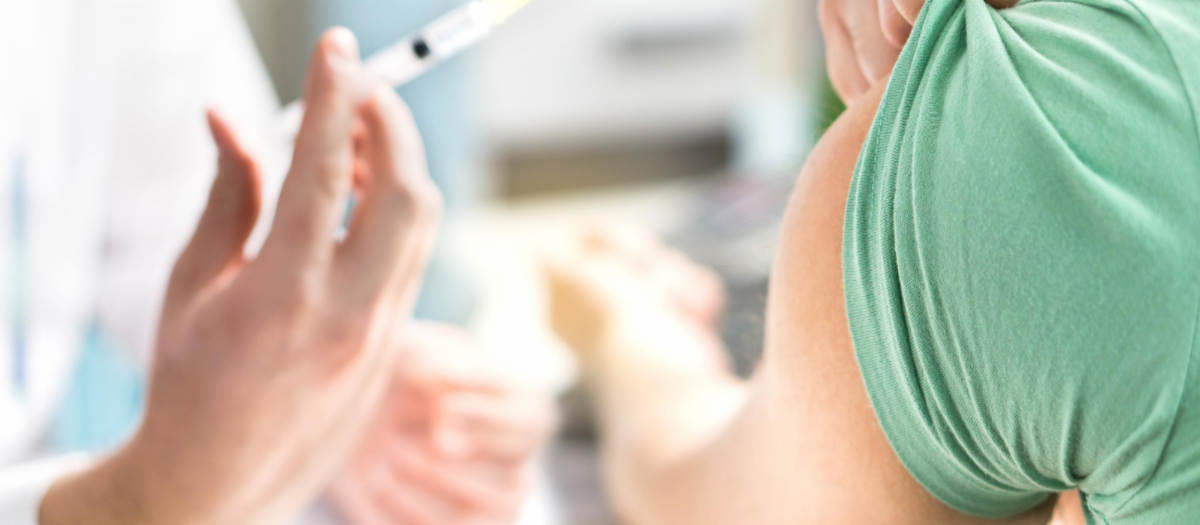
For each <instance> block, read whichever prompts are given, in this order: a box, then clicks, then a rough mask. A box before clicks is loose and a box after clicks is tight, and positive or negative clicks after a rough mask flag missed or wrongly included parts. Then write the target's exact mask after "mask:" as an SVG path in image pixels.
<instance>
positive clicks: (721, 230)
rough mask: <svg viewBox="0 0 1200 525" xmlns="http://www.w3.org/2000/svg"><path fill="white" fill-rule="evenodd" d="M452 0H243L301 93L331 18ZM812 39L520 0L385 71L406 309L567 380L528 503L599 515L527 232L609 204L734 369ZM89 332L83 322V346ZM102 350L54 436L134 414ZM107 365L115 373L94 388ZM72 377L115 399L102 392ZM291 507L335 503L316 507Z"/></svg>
mask: <svg viewBox="0 0 1200 525" xmlns="http://www.w3.org/2000/svg"><path fill="white" fill-rule="evenodd" d="M460 3H461V2H460V1H459V0H239V4H240V8H241V11H242V13H243V14H244V16H245V19H246V22H247V24H248V26H249V28H250V30H251V33H252V34H253V38H254V43H255V44H256V46H257V48H258V50H259V52H260V54H261V57H262V60H263V62H264V63H265V65H266V67H267V70H268V71H269V73H270V76H271V80H272V82H273V84H274V87H275V91H276V94H277V95H278V98H279V100H280V101H281V102H283V103H287V102H290V101H292V100H295V99H296V98H298V97H299V96H300V94H301V89H302V84H303V76H304V72H305V70H306V67H307V63H308V57H309V52H310V50H311V49H312V46H313V45H314V43H315V42H316V40H317V38H318V37H319V35H320V34H321V33H322V32H323V31H324V30H325V29H326V28H328V27H330V26H333V25H344V26H346V27H348V28H350V29H351V30H353V31H354V32H355V33H356V34H357V35H358V37H359V39H360V42H361V45H362V49H363V52H364V54H368V55H369V54H370V53H372V52H374V51H376V50H378V49H380V48H382V47H384V46H386V45H388V44H390V43H392V42H394V41H396V40H397V39H400V38H402V37H404V36H406V35H408V34H410V33H412V32H414V31H416V30H418V29H419V28H420V27H421V26H423V25H424V24H426V23H427V22H429V21H431V20H433V19H434V18H436V17H438V16H439V15H441V14H443V13H445V12H447V11H449V10H450V9H452V8H454V7H456V6H457V5H459V4H460ZM823 56H824V51H823V49H822V48H821V35H820V32H819V29H818V24H817V8H816V0H604V1H596V0H534V1H533V2H532V3H530V4H529V5H528V6H527V7H526V8H525V9H524V10H522V11H521V12H519V13H518V14H517V15H516V16H514V17H513V18H512V19H511V20H510V21H509V22H508V23H507V24H506V25H505V26H504V27H503V28H501V29H500V30H499V31H497V33H496V34H495V35H493V36H492V37H491V38H489V39H487V40H486V41H484V42H483V44H482V45H480V46H478V47H476V48H474V49H473V50H471V51H470V52H468V53H467V54H465V55H463V56H460V57H457V58H455V59H452V60H450V61H448V62H446V63H443V64H442V65H440V66H439V67H438V68H437V69H435V70H433V71H432V72H430V73H429V74H427V75H425V76H423V77H421V78H418V79H417V80H416V81H414V82H412V83H410V84H409V85H407V86H405V87H403V88H401V89H400V94H401V95H402V96H403V97H404V98H405V100H406V101H407V102H408V104H409V105H410V106H411V107H412V109H413V112H414V114H415V116H416V118H417V122H418V125H419V127H420V128H421V131H422V134H423V137H424V140H425V145H426V148H427V151H428V158H429V164H430V170H431V174H432V176H433V177H434V179H435V181H436V182H437V183H438V185H439V186H440V187H441V189H442V191H443V193H444V194H445V195H446V197H447V204H448V213H447V220H446V226H445V229H444V233H443V236H442V239H441V241H440V246H439V247H438V250H437V254H436V255H435V257H434V260H433V263H432V265H431V269H430V274H429V281H428V283H427V285H426V287H425V290H424V293H423V297H422V299H421V301H420V304H419V306H418V316H419V317H422V318H426V319H433V320H440V321H447V322H453V323H456V324H461V325H465V326H468V327H470V328H471V330H472V331H473V332H474V333H475V334H476V335H477V336H478V337H479V338H480V339H481V340H482V342H483V343H484V345H485V346H486V347H487V349H488V351H490V352H494V353H495V354H498V355H502V356H504V359H502V360H500V361H501V362H503V363H506V365H507V366H510V367H511V368H512V370H511V372H512V373H514V374H518V375H519V377H521V378H523V379H524V380H526V381H529V382H531V383H539V384H543V385H546V386H548V387H550V388H554V389H556V390H557V391H560V392H562V393H563V406H564V408H565V409H566V423H565V425H564V429H563V431H562V434H561V436H560V437H559V439H558V440H557V442H556V443H555V444H554V446H553V447H551V450H550V451H549V452H548V455H549V457H548V458H546V461H544V464H545V465H546V475H545V476H542V485H543V486H542V487H541V489H539V490H538V491H537V494H536V495H535V497H534V498H533V501H531V502H530V504H529V506H528V509H527V512H526V516H525V518H524V521H523V523H524V524H526V525H534V524H539V525H540V524H546V525H550V524H562V525H610V524H615V523H616V522H615V520H614V519H613V517H612V515H611V513H610V510H609V508H608V506H607V504H606V501H605V497H604V494H603V491H602V489H601V486H600V481H599V477H598V474H597V469H596V462H595V439H596V436H595V435H594V433H593V431H592V429H591V427H590V425H589V424H588V420H587V408H586V398H585V396H582V395H580V394H579V393H578V392H575V391H573V390H571V385H572V384H573V382H574V379H575V370H574V366H573V363H572V362H571V359H570V357H569V355H568V353H567V352H566V351H565V350H563V349H561V348H559V347H558V344H557V343H556V342H555V341H554V339H553V337H551V336H550V335H549V331H548V329H547V328H546V326H545V322H544V321H543V320H542V317H543V316H542V315H540V313H541V312H544V310H545V309H544V304H543V301H544V300H543V294H542V290H541V283H540V280H539V277H538V270H537V263H536V260H537V255H536V254H537V246H536V242H537V239H542V238H545V236H546V235H547V234H548V233H551V232H553V231H555V230H557V229H562V228H566V227H569V226H571V225H572V224H576V223H578V222H579V221H585V220H588V219H591V218H603V219H606V220H614V219H615V220H618V221H622V222H626V223H632V224H636V225H639V226H642V227H646V228H649V229H651V230H653V231H655V232H657V233H659V234H661V235H663V236H664V237H665V238H666V239H667V240H668V242H669V244H672V245H674V246H676V247H678V248H681V249H683V250H684V251H685V252H687V253H688V254H689V255H691V256H692V257H693V258H695V259H696V260H698V261H700V262H701V263H704V264H706V265H709V266H712V267H714V268H715V269H716V270H717V271H718V272H719V273H720V275H721V276H722V278H723V279H724V280H725V283H726V285H727V288H728V291H729V294H730V301H729V305H730V308H729V313H728V315H727V319H726V321H725V325H724V337H725V339H726V342H727V343H728V346H729V349H730V352H731V354H732V355H733V357H734V361H735V363H736V364H737V366H738V370H739V372H740V373H742V374H748V373H749V372H750V371H751V370H752V369H753V366H754V364H755V362H756V360H757V358H758V353H759V350H760V347H761V344H762V314H763V310H764V304H765V298H766V290H767V275H768V272H769V270H770V266H771V261H772V258H773V256H774V250H775V243H776V235H777V231H778V225H779V221H780V218H781V215H782V211H783V207H784V205H785V203H786V199H787V198H788V194H789V191H790V188H791V185H792V183H793V181H794V178H795V175H796V173H797V172H798V170H799V168H800V166H801V165H802V163H803V161H804V159H805V158H806V156H807V154H808V152H809V150H810V148H811V146H812V145H813V144H814V142H815V141H816V139H817V138H818V137H819V136H820V134H821V132H822V131H823V130H824V128H825V127H826V126H827V125H828V123H829V122H830V121H831V120H832V119H833V118H834V117H836V115H837V114H838V113H839V112H840V111H841V106H840V103H839V102H838V101H837V98H836V96H835V95H833V94H832V90H831V88H830V87H829V86H828V81H827V79H826V78H825V76H824V67H823V63H822V57H823ZM190 193H196V192H194V191H191V192H190ZM105 344H106V339H105V337H104V334H103V333H100V332H99V331H98V332H97V333H96V334H95V335H94V336H93V340H92V342H91V343H90V344H89V346H90V347H92V348H100V349H101V350H103V348H104V346H105ZM114 354H116V352H104V351H89V352H86V353H85V354H84V357H83V363H82V365H81V367H80V369H81V370H84V371H87V370H90V371H92V372H88V373H83V374H81V376H80V377H78V378H76V385H77V388H76V389H75V392H76V393H75V394H74V395H75V402H74V403H73V404H68V409H67V410H66V411H64V414H65V415H64V416H63V417H62V421H60V424H59V426H58V429H57V431H56V432H57V435H56V439H57V441H58V442H59V443H60V445H62V446H61V447H60V448H65V449H70V448H93V449H95V448H100V447H99V445H102V444H103V442H104V441H105V440H106V439H107V440H109V441H112V440H115V439H117V438H118V437H119V435H120V432H121V430H120V429H121V428H129V425H126V426H125V427H121V426H120V425H115V426H114V425H113V424H112V423H111V422H112V421H135V420H136V417H137V407H138V406H139V404H138V403H139V402H140V400H141V395H142V391H143V389H142V387H141V386H140V385H139V384H138V383H137V380H136V378H137V376H138V374H137V373H135V372H133V371H132V370H133V368H131V367H130V366H128V365H127V364H123V363H121V362H119V360H115V361H114V360H113V359H112V358H111V357H106V356H111V355H114ZM89 374H90V375H89ZM121 374H125V375H128V376H129V377H130V382H129V384H130V385H131V386H129V387H128V388H126V389H124V390H120V391H118V392H117V393H116V394H111V391H112V390H113V388H112V386H111V384H110V383H111V378H112V377H116V376H119V375H121ZM89 377H104V378H106V379H105V380H104V381H106V382H107V383H106V385H107V386H106V387H105V388H107V389H108V390H109V391H110V396H111V395H116V396H117V397H119V398H121V399H129V400H132V402H131V403H125V404H121V403H107V404H104V405H103V406H101V407H98V406H97V401H96V399H97V398H96V397H95V396H93V395H90V394H88V393H87V392H88V389H87V388H86V386H87V383H88V378H89ZM96 381H99V380H98V379H97V380H96ZM81 384H82V385H84V386H83V387H79V386H78V385H81ZM114 407H115V408H114ZM114 427H115V428H116V430H113V428H114ZM97 436H101V438H97ZM85 442H86V443H85ZM81 443H83V444H82V445H81ZM84 445H86V446H84ZM306 520H307V522H308V523H311V524H320V523H336V521H335V520H334V518H333V517H332V516H330V515H327V514H326V513H323V512H322V511H321V510H320V509H317V510H314V512H313V513H312V514H311V515H310V516H309V517H307V518H306Z"/></svg>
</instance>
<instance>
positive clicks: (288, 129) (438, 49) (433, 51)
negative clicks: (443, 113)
mask: <svg viewBox="0 0 1200 525" xmlns="http://www.w3.org/2000/svg"><path fill="white" fill-rule="evenodd" d="M527 3H529V0H473V1H472V2H469V3H467V4H466V5H463V6H462V7H459V8H457V9H455V10H453V11H450V12H449V13H447V14H445V15H443V16H442V17H441V18H438V19H437V20H434V21H433V22H432V23H430V24H429V25H427V26H425V28H424V29H422V30H421V31H420V32H418V33H417V34H415V35H412V36H410V37H408V38H406V39H404V40H401V41H399V42H397V43H395V44H392V45H391V46H388V47H386V48H384V49H382V50H380V51H379V52H377V53H375V54H374V55H372V56H371V57H370V58H368V59H367V60H366V62H365V63H364V64H363V65H364V69H365V70H366V74H367V77H368V78H369V79H370V80H372V81H375V82H382V83H385V84H388V85H391V86H394V87H400V86H403V85H404V84H407V83H408V82H409V81H410V80H412V79H414V78H417V77H419V76H421V75H422V74H424V73H425V72H426V71H429V70H430V69H432V68H433V66H435V65H437V64H438V62H441V61H442V60H445V59H447V58H450V57H452V56H454V55H457V54H458V53H460V52H462V51H463V50H465V49H467V48H468V47H471V46H472V45H473V44H475V43H476V42H479V41H480V40H483V38H484V37H486V36H488V35H489V34H491V32H492V30H493V29H495V28H496V27H497V26H499V25H500V24H503V23H504V21H505V20H508V17H510V16H512V15H513V14H514V13H516V12H517V11H519V10H520V9H521V8H522V7H524V6H525V4H527ZM303 119H304V104H302V103H301V102H300V101H296V102H292V103H291V104H288V105H287V107H285V108H284V109H283V113H282V114H281V115H280V124H281V128H282V129H283V132H284V133H285V134H286V136H288V137H293V136H295V135H296V132H297V131H299V130H300V122H301V121H302V120H303Z"/></svg>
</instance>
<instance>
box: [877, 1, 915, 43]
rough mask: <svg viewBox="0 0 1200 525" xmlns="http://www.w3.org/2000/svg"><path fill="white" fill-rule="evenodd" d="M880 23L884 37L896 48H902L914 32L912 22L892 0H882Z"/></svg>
mask: <svg viewBox="0 0 1200 525" xmlns="http://www.w3.org/2000/svg"><path fill="white" fill-rule="evenodd" d="M879 23H880V26H881V29H882V30H883V38H884V39H885V40H887V42H888V43H889V44H891V45H892V46H893V47H895V48H896V49H902V48H903V47H904V44H906V43H907V42H908V36H909V34H911V33H912V24H911V23H910V22H909V21H908V20H906V19H905V17H904V15H903V14H902V13H901V12H900V10H899V9H898V8H897V7H896V4H894V3H893V2H892V0H880V6H879Z"/></svg>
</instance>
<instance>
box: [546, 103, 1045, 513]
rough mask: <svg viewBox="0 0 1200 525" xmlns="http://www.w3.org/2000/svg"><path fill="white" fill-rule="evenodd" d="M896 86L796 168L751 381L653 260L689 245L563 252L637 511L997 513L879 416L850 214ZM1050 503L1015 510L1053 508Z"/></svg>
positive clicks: (622, 497)
mask: <svg viewBox="0 0 1200 525" xmlns="http://www.w3.org/2000/svg"><path fill="white" fill-rule="evenodd" d="M882 88H883V86H882V85H880V86H877V87H876V88H875V89H873V90H872V91H871V92H870V93H869V94H868V95H866V96H864V97H863V98H862V99H861V100H860V101H859V102H858V103H857V104H855V105H854V106H853V107H851V108H850V109H849V110H848V111H847V113H846V115H845V116H843V117H842V118H841V119H840V120H839V121H838V122H837V124H836V125H835V126H834V127H833V128H832V129H830V131H829V132H828V133H827V134H826V135H825V138H824V139H822V141H821V142H820V144H818V146H817V148H816V150H815V151H814V152H813V154H812V156H811V158H810V159H809V161H808V164H807V166H805V169H804V172H803V174H802V175H801V177H800V179H799V181H798V182H797V184H796V188H795V191H794V194H793V196H792V200H791V203H790V205H789V208H788V212H787V216H786V219H785V223H784V227H783V231H782V237H781V239H780V243H779V251H778V256H777V259H776V263H775V267H774V272H773V275H772V279H771V292H770V301H769V305H768V309H767V317H766V322H767V327H766V329H767V338H766V348H765V354H764V359H763V362H762V364H761V366H760V369H759V371H758V373H757V375H756V376H755V377H754V379H753V380H752V381H751V382H750V383H748V384H747V383H742V382H739V381H738V380H736V379H735V378H734V377H733V376H732V375H730V374H729V373H728V372H727V371H726V369H725V368H724V367H722V366H721V364H720V362H719V360H717V359H714V358H713V357H712V352H711V349H712V348H714V347H715V346H716V343H715V341H716V337H715V333H714V332H713V331H712V330H711V328H710V327H709V326H706V325H705V323H703V322H700V321H698V320H697V319H696V318H694V316H691V315H689V314H688V312H687V308H680V307H678V304H675V303H678V301H674V300H672V299H671V298H670V294H664V293H658V291H656V290H655V288H654V286H653V284H652V280H650V279H645V278H644V277H645V275H646V272H644V271H642V270H638V268H644V267H647V266H653V265H654V264H660V265H661V264H666V265H667V266H670V264H675V265H677V267H676V270H675V273H679V272H680V271H683V270H680V268H684V267H683V266H678V265H679V264H681V263H679V262H678V261H675V262H673V263H654V262H650V263H647V262H645V260H651V261H653V257H651V256H639V255H637V253H641V252H638V250H632V251H631V250H625V252H622V253H624V254H625V255H624V257H625V260H626V263H624V266H622V263H621V262H620V260H621V257H622V255H620V253H618V254H617V255H613V253H612V250H605V249H599V248H595V247H593V248H591V251H590V252H588V256H590V257H591V258H592V259H593V260H595V259H601V261H600V262H595V263H590V264H592V266H598V268H596V267H590V266H588V265H589V263H585V262H581V261H582V259H580V260H576V261H575V262H574V263H572V264H568V265H567V266H568V267H566V268H564V267H563V266H562V265H561V264H560V265H557V266H556V265H554V264H552V265H551V274H552V279H551V280H552V283H553V284H554V290H555V292H554V296H555V304H556V308H555V315H556V320H555V324H556V327H557V328H558V329H559V331H560V333H562V334H563V335H564V337H565V338H566V339H567V340H568V342H569V343H570V344H572V346H574V347H576V348H577V349H579V350H580V352H581V354H582V356H583V358H584V360H585V363H586V365H587V368H588V370H589V372H590V378H591V379H592V381H593V384H594V386H595V387H596V389H597V391H598V396H599V399H600V405H601V410H600V412H601V419H602V425H603V436H604V440H605V445H604V446H605V466H606V469H607V479H608V482H609V485H610V491H611V493H612V495H613V497H614V499H615V502H616V504H617V506H618V507H619V510H620V512H622V513H623V514H624V515H625V517H626V518H628V519H629V521H630V522H631V523H633V524H635V525H675V524H684V523H686V524H689V525H705V524H713V525H717V524H722V525H727V524H747V523H754V524H764V525H774V524H781V525H782V524H822V525H826V524H838V523H846V524H863V523H872V524H884V523H886V524H914V525H916V524H920V525H928V524H937V523H955V524H959V523H975V522H980V523H984V522H986V521H985V520H976V519H973V518H969V517H967V516H964V515H961V514H959V513H957V512H955V511H953V510H952V509H950V508H948V507H946V506H945V505H943V504H941V503H940V502H938V501H937V500H936V499H934V498H933V497H932V496H930V495H929V494H928V493H927V492H926V491H925V490H924V489H923V488H922V487H921V486H920V485H919V484H918V483H917V482H916V481H915V480H914V479H912V477H911V476H910V475H909V474H908V472H907V471H906V470H905V468H904V467H903V465H902V464H901V463H900V461H899V459H898V458H897V457H896V456H895V454H894V453H893V451H892V449H891V448H890V446H889V445H888V442H887V440H886V438H885V437H884V435H883V433H882V430H881V429H880V427H879V425H878V423H877V421H876V418H875V414H874V412H873V411H872V408H871V405H870V402H869V400H868V398H867V394H866V390H865V388H864V385H863V383H862V379H861V376H860V374H859V370H858V366H857V363H856V361H855V357H854V352H853V348H852V346H851V341H850V334H849V329H848V326H847V323H846V313H845V305H844V302H843V295H842V267H841V246H842V223H843V214H844V208H845V202H846V196H847V192H848V188H849V184H850V179H851V175H852V172H853V169H854V165H855V162H856V159H857V156H858V152H859V150H860V148H861V146H862V143H863V141H864V139H865V137H866V134H867V131H868V129H869V127H870V125H871V121H872V118H873V116H874V114H875V111H876V109H877V107H878V104H879V99H880V96H881V91H882ZM644 251H645V250H642V252H644ZM618 252H619V250H618ZM630 253H633V254H634V255H629V254H630ZM639 257H640V259H644V260H639ZM629 260H633V262H628V261H629ZM639 272H641V275H642V278H643V281H642V282H641V283H640V284H638V279H639V277H638V275H639ZM669 273H671V272H660V274H669ZM596 283H600V284H596ZM588 286H591V289H589V288H588ZM663 296H666V297H667V298H666V299H664V298H663ZM580 297H583V299H580ZM587 320H591V322H588V321H587ZM1049 513H1050V509H1049V507H1044V508H1040V509H1038V510H1037V511H1035V512H1033V513H1030V514H1029V515H1026V516H1023V517H1021V518H1018V519H1012V520H1008V521H1007V523H1030V524H1045V523H1046V522H1047V521H1048V520H1049Z"/></svg>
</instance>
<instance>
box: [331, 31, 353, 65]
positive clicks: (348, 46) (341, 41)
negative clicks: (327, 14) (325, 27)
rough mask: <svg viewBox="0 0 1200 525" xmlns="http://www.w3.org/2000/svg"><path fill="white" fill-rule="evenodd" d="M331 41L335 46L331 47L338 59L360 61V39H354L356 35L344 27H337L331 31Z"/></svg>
mask: <svg viewBox="0 0 1200 525" xmlns="http://www.w3.org/2000/svg"><path fill="white" fill-rule="evenodd" d="M329 39H330V42H331V43H332V44H333V45H332V46H330V48H331V49H330V51H332V52H333V53H334V54H335V56H336V58H340V59H343V60H357V59H358V39H357V38H355V37H354V33H352V32H350V30H349V29H346V28H344V27H335V28H333V29H330V30H329Z"/></svg>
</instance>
